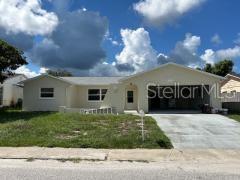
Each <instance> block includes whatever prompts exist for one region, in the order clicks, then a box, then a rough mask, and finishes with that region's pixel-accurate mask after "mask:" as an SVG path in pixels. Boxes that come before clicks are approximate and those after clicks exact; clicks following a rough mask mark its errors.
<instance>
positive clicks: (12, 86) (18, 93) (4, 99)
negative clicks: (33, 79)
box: [0, 74, 27, 106]
mask: <svg viewBox="0 0 240 180" xmlns="http://www.w3.org/2000/svg"><path fill="white" fill-rule="evenodd" d="M26 79H27V77H26V76H25V75H22V74H15V75H13V76H10V77H8V78H7V79H6V80H5V81H4V82H3V84H0V106H11V105H15V104H16V103H17V102H18V101H19V100H20V99H21V100H23V86H22V85H20V84H18V83H19V82H21V81H24V80H26Z"/></svg>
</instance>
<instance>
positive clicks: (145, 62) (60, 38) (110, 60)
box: [0, 0, 240, 76]
mask: <svg viewBox="0 0 240 180" xmlns="http://www.w3.org/2000/svg"><path fill="white" fill-rule="evenodd" d="M13 1H15V2H16V3H17V2H18V0H13ZM56 1H58V2H56ZM7 2H8V1H7V0H6V2H5V5H4V3H3V5H2V6H3V7H4V9H5V10H6V9H11V8H15V10H16V12H18V11H19V12H20V13H21V12H24V11H25V9H24V8H22V9H18V7H17V8H16V7H11V6H8V3H7ZM39 2H40V1H37V0H36V5H37V7H36V6H32V5H31V4H22V5H23V7H24V6H29V7H30V8H32V9H33V11H36V12H38V10H39V9H40V10H44V11H45V13H42V14H41V13H40V15H39V16H42V17H41V18H43V19H44V18H45V19H44V21H42V22H41V21H40V20H41V19H40V20H39V19H36V20H35V21H34V22H38V20H39V24H37V23H36V24H34V27H31V25H32V24H31V23H26V24H25V26H24V27H22V28H19V30H12V29H11V28H13V27H11V25H8V26H7V25H6V22H3V21H1V17H0V32H1V33H0V35H1V38H2V39H5V40H7V41H9V42H10V43H12V44H14V45H16V46H17V47H18V48H20V49H23V46H22V44H21V43H22V42H23V41H22V37H23V36H26V37H27V39H29V42H30V41H32V44H31V43H29V47H28V48H25V49H23V50H24V52H25V53H26V55H27V57H28V61H29V63H30V64H29V65H28V66H27V67H24V68H22V69H20V70H21V71H26V70H27V71H28V73H29V72H34V73H35V74H38V73H39V70H40V68H41V67H44V68H48V69H49V68H50V69H58V68H60V69H63V68H65V69H67V70H69V71H71V72H73V73H74V74H76V75H94V76H96V75H127V74H131V73H135V72H138V71H141V70H145V69H149V68H151V67H153V66H156V65H158V64H161V63H165V62H169V61H173V62H177V63H180V64H184V65H187V66H192V67H196V66H202V65H203V64H204V63H209V62H211V63H214V62H217V61H219V60H221V59H223V58H229V59H232V60H234V62H235V68H234V70H235V71H237V72H240V63H239V59H240V47H239V45H240V42H237V41H238V40H239V41H240V35H238V33H240V23H239V20H238V19H239V17H240V11H239V7H240V1H239V0H231V1H227V0H225V1H219V0H192V2H194V3H192V2H191V1H189V0H185V2H184V1H183V0H180V1H177V0H169V1H166V0H143V1H139V0H124V1H113V0H101V1H99V0H91V1H89V0H51V1H49V0H42V1H41V3H39ZM169 2H171V3H169ZM140 3H142V4H141V5H142V6H141V7H140ZM137 5H139V6H138V7H139V8H136V6H137ZM0 6H1V5H0ZM165 6H166V7H167V10H166V11H165V10H164V8H163V7H165ZM67 7H68V8H67ZM178 7H179V9H177V8H178ZM0 9H3V8H1V7H0ZM0 11H1V10H0ZM2 11H3V10H2ZM78 11H81V12H78ZM73 12H76V13H75V14H73ZM174 12H175V13H174ZM2 13H3V12H1V14H2ZM5 14H6V15H7V16H8V17H9V19H10V18H11V16H12V14H8V13H6V12H5ZM36 14H37V15H36ZM36 14H35V15H36V16H38V13H36ZM36 18H38V17H36ZM56 18H57V20H56ZM16 19H17V18H16ZM26 20H28V19H27V17H26V19H20V20H18V21H26ZM33 20H34V19H33ZM10 21H12V19H10ZM16 21H17V20H16ZM46 21H49V22H46ZM74 22H76V23H74ZM44 23H45V24H44ZM38 26H39V27H40V28H38V29H36V28H35V27H38ZM48 26H49V27H48ZM44 27H45V28H44ZM34 28H35V29H34ZM41 28H43V29H42V30H41ZM140 28H141V29H140ZM46 29H49V30H46ZM121 30H122V31H121ZM88 32H89V33H88ZM120 32H122V33H120ZM10 36H11V37H13V38H15V36H16V37H18V39H20V40H19V41H17V38H15V39H14V40H13V39H11V38H10ZM65 36H66V37H65ZM238 38H239V39H238ZM25 39H26V38H25ZM75 39H76V40H77V41H74V40H75ZM134 42H140V43H138V44H134ZM141 43H142V44H141ZM30 44H31V45H30ZM24 47H25V46H24ZM91 47H94V48H91ZM75 49H76V50H75ZM81 49H83V50H82V52H80V51H81ZM206 50H209V51H208V53H206ZM159 54H163V55H164V57H162V58H159ZM204 55H205V56H204ZM117 56H118V57H117ZM103 71H104V72H105V73H102V72H103Z"/></svg>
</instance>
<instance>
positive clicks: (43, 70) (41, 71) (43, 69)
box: [39, 67, 48, 74]
mask: <svg viewBox="0 0 240 180" xmlns="http://www.w3.org/2000/svg"><path fill="white" fill-rule="evenodd" d="M47 70H48V68H44V67H41V68H40V70H39V73H40V74H45V73H46V72H47Z"/></svg>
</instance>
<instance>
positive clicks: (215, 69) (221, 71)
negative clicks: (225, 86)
mask: <svg viewBox="0 0 240 180" xmlns="http://www.w3.org/2000/svg"><path fill="white" fill-rule="evenodd" d="M233 66H234V63H233V61H231V60H226V59H225V60H222V61H219V62H218V63H215V64H214V65H212V64H206V65H205V67H204V68H203V71H206V72H209V73H213V74H216V75H219V76H223V77H224V76H226V75H227V74H228V73H230V72H232V70H233Z"/></svg>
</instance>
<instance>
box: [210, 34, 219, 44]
mask: <svg viewBox="0 0 240 180" xmlns="http://www.w3.org/2000/svg"><path fill="white" fill-rule="evenodd" d="M211 42H212V43H214V44H216V45H218V44H221V43H222V40H221V38H220V36H219V35H218V34H215V35H214V36H213V37H212V38H211Z"/></svg>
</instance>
